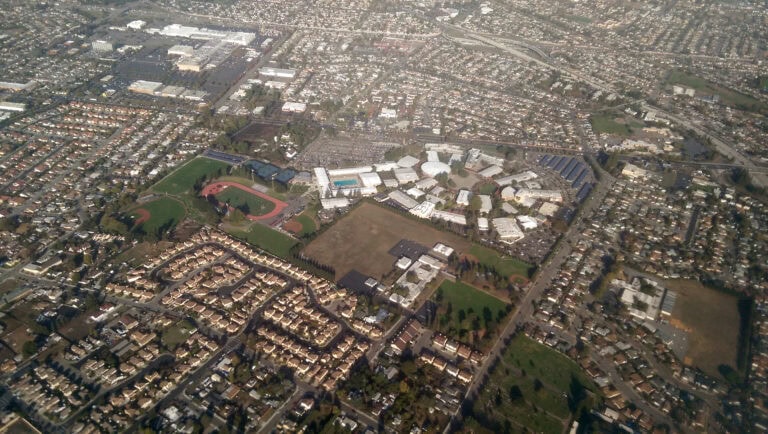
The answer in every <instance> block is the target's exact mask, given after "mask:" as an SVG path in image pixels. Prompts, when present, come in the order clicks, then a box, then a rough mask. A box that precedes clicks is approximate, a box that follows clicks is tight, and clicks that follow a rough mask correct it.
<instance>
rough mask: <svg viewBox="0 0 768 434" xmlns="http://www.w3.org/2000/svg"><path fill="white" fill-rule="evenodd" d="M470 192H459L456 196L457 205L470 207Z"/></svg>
mask: <svg viewBox="0 0 768 434" xmlns="http://www.w3.org/2000/svg"><path fill="white" fill-rule="evenodd" d="M469 196H470V192H469V190H459V194H458V195H457V196H456V205H459V206H469Z"/></svg>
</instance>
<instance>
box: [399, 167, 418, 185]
mask: <svg viewBox="0 0 768 434" xmlns="http://www.w3.org/2000/svg"><path fill="white" fill-rule="evenodd" d="M393 172H394V174H395V179H397V182H398V183H399V184H400V185H403V184H408V183H409V182H416V181H418V180H419V175H418V174H417V173H416V171H415V170H413V169H412V168H410V167H400V168H397V169H395V170H394V171H393Z"/></svg>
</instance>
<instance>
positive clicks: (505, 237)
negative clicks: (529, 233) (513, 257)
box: [491, 217, 525, 242]
mask: <svg viewBox="0 0 768 434" xmlns="http://www.w3.org/2000/svg"><path fill="white" fill-rule="evenodd" d="M491 222H492V223H493V228H494V229H495V230H496V233H498V234H499V239H500V240H502V241H505V242H515V241H518V240H521V239H522V238H523V237H524V236H525V235H524V234H523V231H522V230H521V229H520V227H519V226H518V225H517V222H515V219H512V218H508V217H500V218H495V219H493V220H492V221H491Z"/></svg>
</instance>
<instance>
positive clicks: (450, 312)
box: [433, 280, 508, 348]
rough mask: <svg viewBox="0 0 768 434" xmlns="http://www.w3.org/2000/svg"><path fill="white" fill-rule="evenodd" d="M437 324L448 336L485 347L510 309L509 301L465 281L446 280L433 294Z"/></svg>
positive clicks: (437, 327)
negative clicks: (506, 301)
mask: <svg viewBox="0 0 768 434" xmlns="http://www.w3.org/2000/svg"><path fill="white" fill-rule="evenodd" d="M433 301H434V302H435V303H437V306H438V307H437V312H436V315H435V328H436V329H437V330H438V331H440V332H441V333H444V334H445V335H447V336H450V337H453V338H455V339H458V340H460V341H462V342H466V343H468V344H471V345H474V346H476V347H479V348H483V347H485V346H487V344H489V343H490V338H491V337H492V336H493V335H495V331H496V330H497V329H498V328H499V326H501V324H502V322H503V321H504V318H506V316H507V313H508V308H507V306H508V305H507V303H505V302H504V301H502V300H499V299H498V298H496V297H494V296H492V295H490V294H488V293H485V292H483V291H480V290H478V289H476V288H473V287H471V286H469V285H467V284H465V283H461V282H451V281H447V280H446V281H444V282H443V283H442V284H441V285H440V287H438V288H437V290H436V291H435V294H434V296H433Z"/></svg>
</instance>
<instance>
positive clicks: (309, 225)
mask: <svg viewBox="0 0 768 434" xmlns="http://www.w3.org/2000/svg"><path fill="white" fill-rule="evenodd" d="M296 221H297V222H299V224H301V231H300V232H299V233H298V235H299V236H304V235H309V234H312V233H314V232H315V231H317V224H315V221H314V220H313V219H312V217H310V216H309V215H307V214H300V215H299V216H298V217H296Z"/></svg>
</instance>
